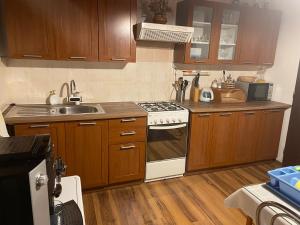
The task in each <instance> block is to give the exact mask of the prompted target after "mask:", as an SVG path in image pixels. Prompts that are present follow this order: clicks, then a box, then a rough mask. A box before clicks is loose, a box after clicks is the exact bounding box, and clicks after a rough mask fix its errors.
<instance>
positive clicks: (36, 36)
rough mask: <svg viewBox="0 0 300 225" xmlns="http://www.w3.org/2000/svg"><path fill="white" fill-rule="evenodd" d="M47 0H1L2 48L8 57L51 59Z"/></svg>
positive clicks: (50, 22) (51, 29)
mask: <svg viewBox="0 0 300 225" xmlns="http://www.w3.org/2000/svg"><path fill="white" fill-rule="evenodd" d="M51 9H52V5H51V1H50V0H45V1H40V0H13V1H11V0H3V1H1V11H2V13H1V15H2V18H1V19H2V21H3V22H2V24H3V26H2V29H5V30H3V36H4V42H5V43H4V45H5V50H4V51H5V52H4V53H3V55H5V56H8V57H10V58H27V59H54V58H55V49H54V37H53V32H52V31H53V26H54V24H53V23H54V21H53V18H52V17H51V14H50V11H51Z"/></svg>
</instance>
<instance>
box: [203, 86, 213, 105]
mask: <svg viewBox="0 0 300 225" xmlns="http://www.w3.org/2000/svg"><path fill="white" fill-rule="evenodd" d="M213 100H214V92H213V90H212V89H211V88H203V89H202V91H201V95H200V101H201V102H211V101H213Z"/></svg>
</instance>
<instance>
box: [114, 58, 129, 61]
mask: <svg viewBox="0 0 300 225" xmlns="http://www.w3.org/2000/svg"><path fill="white" fill-rule="evenodd" d="M111 60H112V61H119V62H123V61H126V59H124V58H112V59H111Z"/></svg>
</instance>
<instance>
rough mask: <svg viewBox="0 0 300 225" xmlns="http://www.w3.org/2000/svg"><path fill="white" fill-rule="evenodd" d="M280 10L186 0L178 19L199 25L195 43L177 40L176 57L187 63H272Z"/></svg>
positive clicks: (194, 36)
mask: <svg viewBox="0 0 300 225" xmlns="http://www.w3.org/2000/svg"><path fill="white" fill-rule="evenodd" d="M280 18H281V17H280V13H279V12H277V11H273V10H267V9H259V8H251V7H238V6H234V5H229V4H223V3H217V2H206V1H201V0H185V1H181V2H179V3H178V4H177V18H176V23H177V24H178V25H183V26H193V27H194V28H195V32H194V35H193V37H192V41H191V43H187V44H176V46H175V52H174V61H175V62H177V63H187V64H212V65H219V64H239V65H246V64H251V65H266V66H268V65H272V64H273V63H274V58H275V50H276V45H277V37H278V33H279V26H280Z"/></svg>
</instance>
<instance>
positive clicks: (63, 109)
mask: <svg viewBox="0 0 300 225" xmlns="http://www.w3.org/2000/svg"><path fill="white" fill-rule="evenodd" d="M104 113H105V111H104V109H103V108H102V106H101V105H100V104H84V105H56V106H50V105H15V106H13V107H12V108H11V110H10V111H9V112H8V113H7V114H6V117H7V118H9V117H32V116H61V115H80V114H104Z"/></svg>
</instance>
